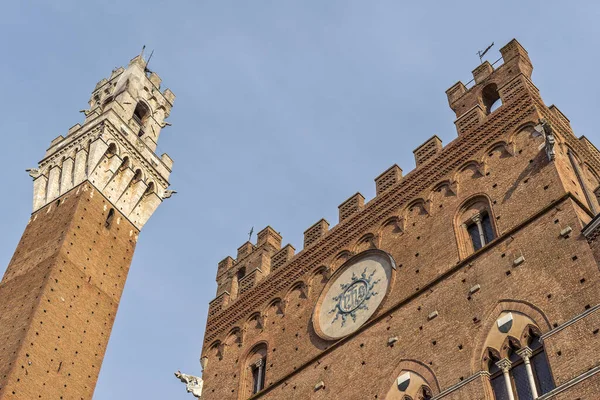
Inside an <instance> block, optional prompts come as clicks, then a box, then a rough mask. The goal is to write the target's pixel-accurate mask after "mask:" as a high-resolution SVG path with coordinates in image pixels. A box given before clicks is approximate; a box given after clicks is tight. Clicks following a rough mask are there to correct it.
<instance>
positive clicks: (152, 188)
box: [144, 182, 154, 196]
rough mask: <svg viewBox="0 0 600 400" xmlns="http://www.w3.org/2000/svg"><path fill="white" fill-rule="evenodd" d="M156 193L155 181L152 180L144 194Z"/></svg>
mask: <svg viewBox="0 0 600 400" xmlns="http://www.w3.org/2000/svg"><path fill="white" fill-rule="evenodd" d="M152 193H154V182H150V183H149V184H148V187H147V188H146V191H145V192H144V196H148V195H149V194H152Z"/></svg>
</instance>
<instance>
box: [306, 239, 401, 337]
mask: <svg viewBox="0 0 600 400" xmlns="http://www.w3.org/2000/svg"><path fill="white" fill-rule="evenodd" d="M394 269H395V264H394V260H393V259H392V258H391V257H390V256H389V255H388V254H387V253H385V252H383V251H381V250H367V251H365V252H363V253H360V254H358V255H357V256H354V257H352V258H351V259H350V260H348V261H347V262H346V263H345V264H344V265H342V266H341V267H340V269H339V270H338V271H337V272H336V273H335V274H334V276H333V277H332V278H331V279H330V280H329V282H328V283H327V285H325V288H324V289H323V292H322V293H321V296H320V297H319V300H318V302H317V306H316V307H315V310H314V313H313V324H314V327H315V331H316V332H317V334H318V335H319V336H321V337H323V338H325V339H330V340H334V339H339V338H342V337H344V336H346V335H348V334H350V333H352V332H354V331H355V330H356V329H358V328H359V327H360V326H361V325H362V324H364V323H365V322H367V320H368V319H369V318H370V317H371V316H372V315H373V314H374V313H375V311H376V310H377V308H378V307H379V305H380V304H381V302H382V301H383V299H384V297H385V295H386V293H387V292H388V289H389V287H390V283H391V281H392V271H393V270H394Z"/></svg>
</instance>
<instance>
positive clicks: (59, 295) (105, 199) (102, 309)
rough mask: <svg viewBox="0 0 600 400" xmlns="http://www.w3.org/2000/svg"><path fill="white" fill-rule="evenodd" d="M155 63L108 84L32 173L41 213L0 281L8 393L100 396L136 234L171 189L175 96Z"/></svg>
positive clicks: (2, 389) (2, 382) (2, 387)
mask: <svg viewBox="0 0 600 400" xmlns="http://www.w3.org/2000/svg"><path fill="white" fill-rule="evenodd" d="M145 64H146V63H145V61H144V60H143V59H142V57H140V56H138V57H136V58H134V59H133V60H132V61H131V63H130V64H129V66H128V67H127V68H126V69H125V68H118V69H115V70H114V71H113V72H112V74H111V76H110V78H109V79H103V80H102V81H100V82H99V83H98V84H97V85H96V88H95V89H94V92H93V94H92V98H91V100H90V107H89V109H87V110H85V116H86V119H85V122H84V123H83V125H79V124H77V125H75V126H74V127H72V128H71V129H70V130H69V132H68V134H67V135H66V136H65V137H63V136H59V137H58V138H56V139H55V140H53V141H52V143H51V145H50V148H49V149H48V151H47V152H46V155H45V157H44V158H43V159H42V161H40V163H39V167H38V168H36V169H31V170H29V172H30V175H31V176H32V177H33V179H34V199H33V208H34V210H33V214H32V215H31V219H30V221H29V223H28V225H27V228H26V229H25V232H24V233H23V236H22V238H21V240H20V242H19V244H18V246H17V249H16V251H15V253H14V255H13V257H12V259H11V261H10V264H9V265H8V268H7V270H6V273H5V274H4V277H3V279H2V281H1V282H0V400H5V399H6V400H8V399H11V400H12V399H15V400H16V399H23V400H31V399H38V398H40V399H65V400H66V399H91V398H92V396H93V393H94V388H95V386H96V381H97V379H98V374H99V372H100V367H101V365H102V360H103V357H104V353H105V351H106V346H107V344H108V340H109V337H110V333H111V330H112V326H113V323H114V320H115V316H116V313H117V309H118V306H119V301H120V299H121V295H122V293H123V287H124V285H125V281H126V278H127V274H128V272H129V266H130V263H131V259H132V257H133V252H134V249H135V246H136V243H137V239H138V234H139V232H140V230H141V228H142V227H143V226H144V224H145V223H146V222H147V220H148V218H149V217H150V216H151V215H152V213H153V212H154V211H155V210H156V208H157V207H158V205H159V204H160V203H161V202H162V200H163V199H164V198H167V197H170V195H171V194H172V192H170V191H168V190H166V189H167V187H168V185H169V182H168V178H169V174H170V172H171V167H172V160H171V159H170V157H169V156H168V155H166V154H163V155H162V156H161V157H157V156H156V155H155V154H154V150H155V149H156V143H157V141H158V135H159V133H160V130H161V127H163V126H164V125H165V124H164V122H163V121H164V119H165V118H166V117H167V116H168V115H169V112H170V110H171V107H172V103H173V101H174V98H175V96H174V95H173V93H172V92H171V91H170V90H168V89H167V90H165V91H164V92H161V91H160V78H159V77H158V75H156V74H154V73H149V71H147V70H146V68H145V66H146V65H145Z"/></svg>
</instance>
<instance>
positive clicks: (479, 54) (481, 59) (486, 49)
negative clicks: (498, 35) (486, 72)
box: [477, 42, 494, 63]
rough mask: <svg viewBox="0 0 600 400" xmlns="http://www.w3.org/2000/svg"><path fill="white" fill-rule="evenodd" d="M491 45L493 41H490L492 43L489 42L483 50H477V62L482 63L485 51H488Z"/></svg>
mask: <svg viewBox="0 0 600 400" xmlns="http://www.w3.org/2000/svg"><path fill="white" fill-rule="evenodd" d="M493 45H494V42H492V44H490V45H489V46H488V47H486V48H485V50H483V51H481V50H479V51H478V52H477V55H478V56H479V62H480V63H483V56H484V55H485V53H487V52H488V50H489V49H491V48H492V46H493Z"/></svg>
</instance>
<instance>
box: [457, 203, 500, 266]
mask: <svg viewBox="0 0 600 400" xmlns="http://www.w3.org/2000/svg"><path fill="white" fill-rule="evenodd" d="M455 230H456V233H457V236H458V243H459V253H460V255H461V257H466V256H468V255H469V254H472V253H474V252H475V251H477V250H479V249H481V248H482V247H484V246H486V245H487V244H489V243H490V242H491V241H492V240H494V239H495V238H496V236H497V235H496V228H495V226H494V219H493V214H492V209H491V207H490V203H489V200H488V199H487V197H485V196H476V197H474V198H471V199H469V200H467V201H466V202H465V203H463V206H462V207H460V208H459V212H458V214H457V216H456V220H455Z"/></svg>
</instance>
